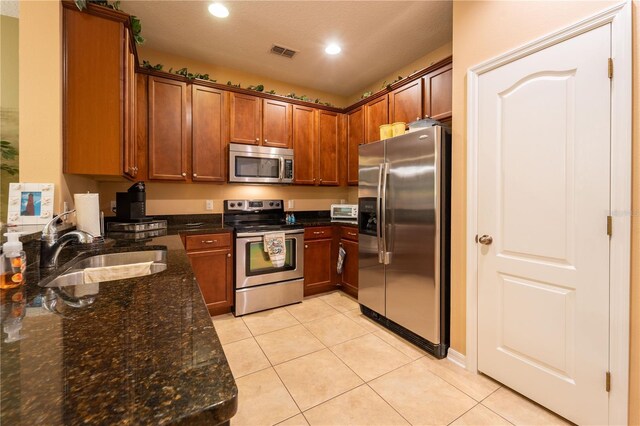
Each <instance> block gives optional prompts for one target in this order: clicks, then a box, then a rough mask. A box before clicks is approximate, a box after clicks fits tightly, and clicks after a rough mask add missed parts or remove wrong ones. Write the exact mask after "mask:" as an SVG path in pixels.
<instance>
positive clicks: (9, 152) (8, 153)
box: [0, 141, 18, 176]
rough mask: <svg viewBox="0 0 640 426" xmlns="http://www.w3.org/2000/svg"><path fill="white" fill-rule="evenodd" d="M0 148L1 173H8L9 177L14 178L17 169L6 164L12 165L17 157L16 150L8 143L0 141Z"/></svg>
mask: <svg viewBox="0 0 640 426" xmlns="http://www.w3.org/2000/svg"><path fill="white" fill-rule="evenodd" d="M0 148H2V160H3V161H2V164H0V169H1V170H2V171H3V172H7V173H9V174H10V175H11V176H15V175H17V174H18V167H16V166H13V165H11V164H8V163H13V162H14V161H15V159H16V157H17V156H18V150H17V149H16V148H15V147H14V146H13V145H11V142H9V141H0Z"/></svg>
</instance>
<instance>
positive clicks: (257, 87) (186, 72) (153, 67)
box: [142, 60, 334, 107]
mask: <svg viewBox="0 0 640 426" xmlns="http://www.w3.org/2000/svg"><path fill="white" fill-rule="evenodd" d="M142 68H145V69H148V70H152V71H162V69H163V68H164V65H162V64H155V65H153V64H152V63H151V62H149V61H147V60H143V61H142ZM168 72H169V74H176V75H181V76H182V77H185V78H187V79H189V80H194V79H199V80H205V81H211V82H213V83H215V82H216V81H217V80H213V79H211V78H209V74H199V73H190V72H189V70H188V69H187V68H180V69H179V70H178V71H173V68H169V71H168ZM227 86H229V87H237V88H238V89H242V86H241V85H240V83H238V84H234V83H233V82H232V81H231V80H229V81H227ZM246 89H247V90H254V91H256V92H261V93H266V94H268V95H276V96H282V95H278V94H277V93H276V91H275V90H273V89H272V90H269V91H267V92H265V91H264V84H257V85H250V86H247V87H246ZM284 97H285V98H291V99H297V100H299V101H305V102H313V103H315V104H317V105H325V106H328V107H333V106H334V105H333V104H331V103H329V102H322V101H321V100H320V99H319V98H316V99H314V100H313V101H312V100H311V99H310V98H309V97H308V96H307V95H301V96H298V95H296V94H295V93H293V92H291V93H287V94H286V95H284Z"/></svg>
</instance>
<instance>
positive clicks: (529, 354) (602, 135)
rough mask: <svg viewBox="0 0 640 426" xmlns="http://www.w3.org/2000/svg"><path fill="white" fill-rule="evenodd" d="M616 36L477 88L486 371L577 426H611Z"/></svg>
mask: <svg viewBox="0 0 640 426" xmlns="http://www.w3.org/2000/svg"><path fill="white" fill-rule="evenodd" d="M610 27H611V26H610V24H608V25H605V26H602V27H598V28H596V29H593V30H591V31H589V32H586V33H583V34H581V35H579V36H576V37H574V38H571V39H569V40H566V41H564V42H562V43H559V44H556V45H553V46H552V47H549V48H546V49H544V50H541V51H538V52H536V53H533V54H530V55H528V56H525V57H523V58H521V59H518V60H516V61H513V62H510V63H508V64H506V65H503V66H501V67H499V68H496V69H494V70H492V71H489V72H486V73H484V74H482V75H481V76H480V77H479V80H478V88H479V92H478V93H479V103H478V105H479V115H478V117H479V133H478V206H477V209H478V228H477V229H478V234H479V235H480V236H482V235H483V234H486V235H488V236H491V237H492V239H493V241H492V243H490V244H486V245H485V244H478V370H480V371H482V372H483V373H485V374H487V375H489V376H491V377H494V378H495V379H497V380H498V381H500V382H502V383H504V384H505V385H507V386H509V387H511V388H513V389H514V390H516V391H518V392H520V393H522V394H524V395H526V396H527V397H529V398H531V399H533V400H535V401H537V402H539V403H540V404H542V405H544V406H545V407H548V408H549V409H551V410H553V411H555V412H557V413H558V414H560V415H562V416H564V417H566V418H568V419H569V420H571V421H573V422H576V423H580V424H606V423H607V421H608V395H607V391H606V389H605V374H606V372H607V369H608V363H609V360H608V353H609V331H608V330H609V237H608V235H607V215H609V214H610V195H609V194H610V172H611V171H610V80H609V78H608V73H607V62H608V58H609V56H610V49H611V45H610V40H611V34H610V31H611V28H610ZM482 242H484V243H488V241H487V239H486V238H485V239H483V241H482Z"/></svg>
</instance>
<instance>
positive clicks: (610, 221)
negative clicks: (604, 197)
mask: <svg viewBox="0 0 640 426" xmlns="http://www.w3.org/2000/svg"><path fill="white" fill-rule="evenodd" d="M607 235H608V236H612V235H613V217H611V216H607Z"/></svg>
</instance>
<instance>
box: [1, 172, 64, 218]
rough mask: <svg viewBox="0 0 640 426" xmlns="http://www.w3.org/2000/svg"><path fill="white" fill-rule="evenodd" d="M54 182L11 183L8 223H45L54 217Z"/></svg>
mask: <svg viewBox="0 0 640 426" xmlns="http://www.w3.org/2000/svg"><path fill="white" fill-rule="evenodd" d="M53 189H54V186H53V184H52V183H20V182H18V183H11V184H9V203H8V204H9V205H8V208H7V224H8V225H40V224H42V225H44V224H46V223H47V222H49V221H50V220H51V218H52V217H53Z"/></svg>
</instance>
